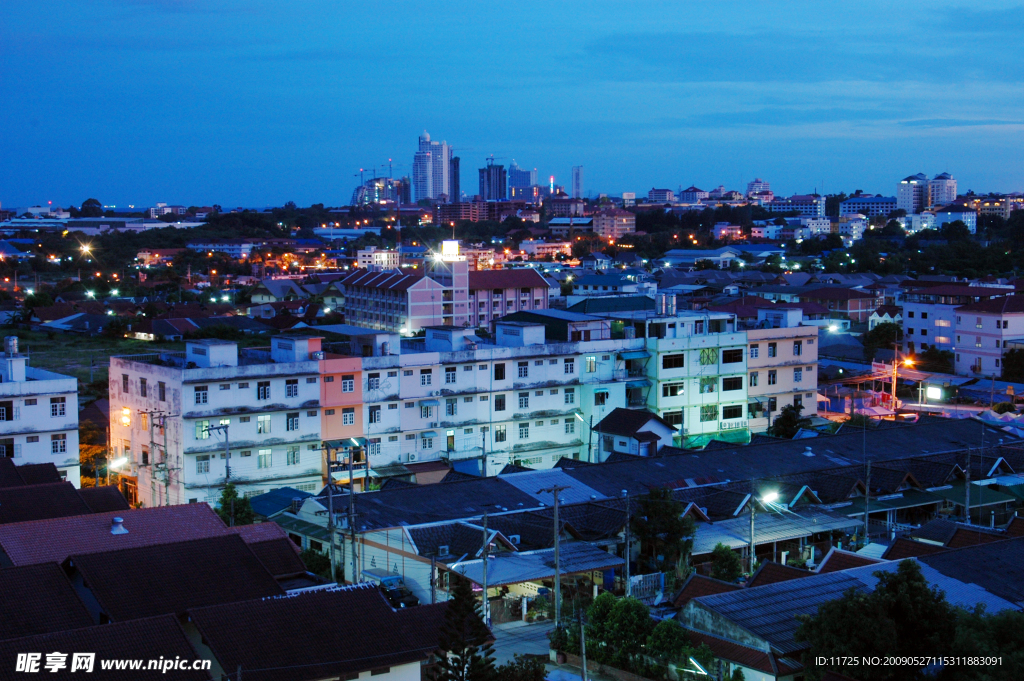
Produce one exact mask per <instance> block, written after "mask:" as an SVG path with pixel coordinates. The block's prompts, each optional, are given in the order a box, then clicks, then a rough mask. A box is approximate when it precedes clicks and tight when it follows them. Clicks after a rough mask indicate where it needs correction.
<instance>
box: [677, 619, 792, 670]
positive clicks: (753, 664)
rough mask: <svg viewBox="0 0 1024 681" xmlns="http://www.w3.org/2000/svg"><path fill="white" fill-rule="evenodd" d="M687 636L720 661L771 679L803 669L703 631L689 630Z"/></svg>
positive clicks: (783, 659)
mask: <svg viewBox="0 0 1024 681" xmlns="http://www.w3.org/2000/svg"><path fill="white" fill-rule="evenodd" d="M686 635H687V636H688V637H689V638H690V640H691V641H693V643H695V644H696V645H698V646H699V645H701V644H704V645H706V646H707V647H708V648H710V649H711V652H712V653H714V655H715V657H717V658H719V659H722V660H727V661H729V662H733V663H735V664H738V665H741V666H743V667H747V668H749V669H756V670H757V671H760V672H764V673H765V674H768V675H770V676H771V677H776V676H779V677H781V676H784V675H785V676H788V675H789V674H792V673H794V672H796V671H799V670H800V669H802V668H803V667H802V665H800V664H798V663H796V662H795V661H793V660H790V659H788V658H775V656H774V655H773V654H772V653H766V652H764V651H763V650H758V649H757V648H750V647H747V646H744V645H740V644H739V643H733V642H732V641H726V640H725V639H722V638H719V637H717V636H713V635H711V634H706V633H704V632H702V631H693V630H692V629H687V630H686ZM772 658H775V664H776V665H777V666H778V669H777V670H776V669H773V668H772Z"/></svg>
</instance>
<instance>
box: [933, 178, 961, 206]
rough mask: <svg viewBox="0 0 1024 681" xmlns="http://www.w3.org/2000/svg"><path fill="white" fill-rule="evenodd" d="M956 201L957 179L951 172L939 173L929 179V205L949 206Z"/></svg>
mask: <svg viewBox="0 0 1024 681" xmlns="http://www.w3.org/2000/svg"><path fill="white" fill-rule="evenodd" d="M954 201H956V180H955V179H953V176H952V175H950V174H949V173H939V174H938V175H936V176H935V177H933V178H932V179H931V180H929V181H928V205H930V206H948V205H949V204H951V203H953V202H954Z"/></svg>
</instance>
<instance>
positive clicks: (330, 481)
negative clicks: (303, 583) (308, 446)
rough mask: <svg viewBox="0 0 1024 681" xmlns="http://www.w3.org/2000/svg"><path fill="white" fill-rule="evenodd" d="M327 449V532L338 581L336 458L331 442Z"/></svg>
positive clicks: (333, 566)
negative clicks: (335, 490) (336, 553)
mask: <svg viewBox="0 0 1024 681" xmlns="http://www.w3.org/2000/svg"><path fill="white" fill-rule="evenodd" d="M324 447H326V448H327V532H328V535H329V537H330V542H331V556H330V557H331V579H333V580H337V579H338V562H337V558H336V557H335V549H334V545H335V543H336V542H337V532H336V531H335V530H336V525H335V522H334V456H333V455H332V452H333V451H334V448H333V447H331V443H330V442H325V443H324ZM353 583H354V582H353Z"/></svg>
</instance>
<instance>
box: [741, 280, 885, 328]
mask: <svg viewBox="0 0 1024 681" xmlns="http://www.w3.org/2000/svg"><path fill="white" fill-rule="evenodd" d="M755 293H756V291H755ZM800 302H802V303H818V304H819V305H821V306H822V307H825V308H827V309H828V310H829V312H830V313H831V314H832V315H833V316H837V317H845V318H846V319H849V320H850V321H852V322H865V323H866V322H867V321H868V318H869V317H870V316H871V313H872V312H874V311H875V308H877V307H878V306H879V305H881V304H882V303H883V302H884V300H883V296H882V293H881V292H880V291H870V290H859V289H855V288H844V287H839V286H836V287H825V288H818V289H813V290H810V291H803V292H801V293H800Z"/></svg>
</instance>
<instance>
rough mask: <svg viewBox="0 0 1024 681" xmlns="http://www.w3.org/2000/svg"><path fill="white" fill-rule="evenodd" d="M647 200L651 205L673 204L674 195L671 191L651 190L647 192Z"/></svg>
mask: <svg viewBox="0 0 1024 681" xmlns="http://www.w3.org/2000/svg"><path fill="white" fill-rule="evenodd" d="M647 200H648V201H650V202H651V203H675V201H676V193H675V192H674V191H672V190H671V189H653V188H652V189H651V190H650V191H649V192H647Z"/></svg>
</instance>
